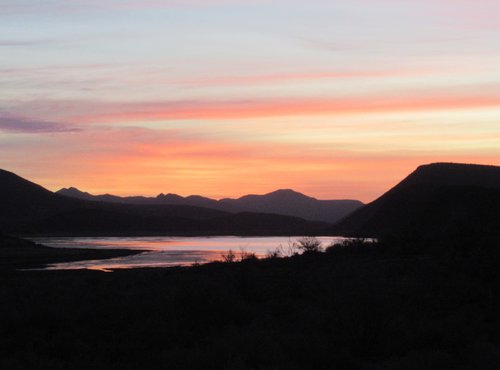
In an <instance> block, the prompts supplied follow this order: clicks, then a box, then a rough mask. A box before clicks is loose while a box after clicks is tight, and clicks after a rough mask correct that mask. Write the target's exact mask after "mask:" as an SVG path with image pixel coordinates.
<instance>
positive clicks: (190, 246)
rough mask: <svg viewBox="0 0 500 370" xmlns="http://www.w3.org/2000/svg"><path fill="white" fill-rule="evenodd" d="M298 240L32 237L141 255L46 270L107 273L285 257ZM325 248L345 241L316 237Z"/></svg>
mask: <svg viewBox="0 0 500 370" xmlns="http://www.w3.org/2000/svg"><path fill="white" fill-rule="evenodd" d="M298 239H300V238H296V237H293V238H288V237H248V238H245V237H236V236H219V237H103V238H99V237H92V238H69V237H64V238H63V237H46V238H32V239H31V240H33V241H34V242H36V243H40V244H43V245H46V246H49V247H54V248H83V249H132V250H142V251H144V252H143V253H140V254H136V255H133V256H127V257H119V258H111V259H106V260H90V261H78V262H65V263H56V264H51V265H49V266H47V267H46V268H45V269H47V270H75V269H92V270H101V271H110V270H113V269H130V268H140V267H169V266H179V265H183V266H188V265H192V264H195V263H207V262H212V261H217V260H221V259H222V255H223V254H227V252H228V251H229V250H232V251H234V252H235V254H236V255H238V254H240V253H241V252H242V251H244V252H251V253H255V254H256V255H257V256H258V257H264V256H266V255H267V253H268V252H269V251H273V250H276V249H277V248H281V250H282V251H283V252H284V253H285V254H287V253H289V252H290V246H291V245H292V244H293V243H294V242H296V241H297V240H298ZM317 239H319V240H320V241H321V242H322V244H323V246H324V247H326V246H328V245H330V244H331V243H333V242H340V241H342V240H345V238H342V237H317Z"/></svg>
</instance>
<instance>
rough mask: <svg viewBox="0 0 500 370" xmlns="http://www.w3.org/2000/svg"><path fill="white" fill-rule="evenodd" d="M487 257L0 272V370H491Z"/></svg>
mask: <svg viewBox="0 0 500 370" xmlns="http://www.w3.org/2000/svg"><path fill="white" fill-rule="evenodd" d="M498 247H500V245H499V243H498V242H497V241H495V240H475V241H473V242H467V243H459V244H457V243H456V241H452V240H441V241H434V242H428V241H427V242H426V241H422V240H404V241H403V240H398V239H396V238H393V239H392V240H387V241H382V242H381V243H379V244H378V245H373V244H364V243H359V242H355V243H352V244H350V245H344V246H337V247H334V248H329V249H328V250H327V251H326V252H324V253H318V252H308V253H305V254H304V255H302V256H294V257H291V258H269V259H266V260H255V259H253V258H247V259H246V260H244V261H242V262H237V263H222V262H221V263H213V264H209V265H203V266H197V267H192V268H170V269H144V270H121V271H120V270H119V271H115V272H113V273H102V272H96V271H32V272H26V271H23V272H6V271H2V272H0V303H1V304H0V318H1V321H0V337H1V338H2V345H1V346H0V367H1V368H2V369H35V368H36V369H41V368H49V369H137V368H143V369H162V368H164V369H214V370H215V369H217V370H218V369H380V370H382V369H384V370H386V369H471V370H477V369H498V368H500V317H499V312H500V272H499V269H498V266H499V265H500V253H499V249H498Z"/></svg>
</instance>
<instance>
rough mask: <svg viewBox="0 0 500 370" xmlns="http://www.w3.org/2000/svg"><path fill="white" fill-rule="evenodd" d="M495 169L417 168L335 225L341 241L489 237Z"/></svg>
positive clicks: (497, 198) (499, 182)
mask: <svg viewBox="0 0 500 370" xmlns="http://www.w3.org/2000/svg"><path fill="white" fill-rule="evenodd" d="M498 209H500V167H496V166H481V165H469V164H455V163H434V164H430V165H424V166H420V167H419V168H417V170H416V171H414V172H413V173H412V174H410V175H409V176H408V177H407V178H405V179H404V180H403V181H402V182H400V183H399V184H398V185H396V186H395V187H394V188H392V189H391V190H389V191H388V192H387V193H385V194H384V195H382V196H381V197H380V198H378V199H376V200H375V201H373V202H372V203H370V204H368V205H366V206H364V207H362V208H360V209H359V210H357V211H355V212H354V213H353V214H352V215H350V216H348V217H347V218H345V219H344V220H342V221H340V222H339V223H338V224H336V225H335V228H334V229H335V231H337V232H339V233H342V234H346V235H358V236H377V237H379V236H384V235H394V234H410V235H421V236H432V237H434V236H436V235H439V234H440V233H442V234H446V235H448V234H455V235H457V234H464V235H465V234H468V235H472V234H474V235H478V234H481V233H495V232H496V230H498V229H499V228H498V226H500V216H499V214H498Z"/></svg>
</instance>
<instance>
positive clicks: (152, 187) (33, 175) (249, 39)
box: [0, 0, 500, 202]
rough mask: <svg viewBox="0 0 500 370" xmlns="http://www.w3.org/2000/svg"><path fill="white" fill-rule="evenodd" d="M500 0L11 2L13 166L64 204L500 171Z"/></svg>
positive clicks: (341, 193) (335, 187)
mask: <svg viewBox="0 0 500 370" xmlns="http://www.w3.org/2000/svg"><path fill="white" fill-rule="evenodd" d="M499 15H500V2H498V1H493V0H484V1H468V0H458V1H449V0H436V1H430V0H422V1H411V0H398V1H394V0H380V1H373V0H343V1H335V2H332V1H323V0H311V1H301V0H290V1H287V2H281V1H277V0H253V1H252V0H233V1H223V0H220V1H215V0H214V1H207V0H204V1H201V0H200V1H195V0H192V1H175V0H156V1H134V0H124V1H117V0H101V1H88V0H85V1H84V0H72V1H60V0H41V1H35V0H4V1H2V5H1V11H0V50H1V51H2V53H1V57H0V86H1V88H0V168H2V169H6V170H9V171H13V172H15V173H17V174H19V175H21V176H23V177H26V178H28V179H30V180H32V181H35V182H37V183H39V184H41V185H43V186H45V187H47V188H48V189H50V190H58V189H59V188H61V187H68V186H76V187H78V188H80V189H82V190H85V191H88V192H91V193H113V194H117V195H137V194H143V195H157V194H158V193H161V192H163V193H169V192H170V193H177V194H180V195H190V194H201V195H205V196H209V197H214V198H222V197H238V196H241V195H245V194H248V193H266V192H270V191H273V190H276V189H279V188H293V189H295V190H297V191H300V192H303V193H305V194H308V195H310V196H314V197H317V198H319V199H340V198H350V199H359V200H362V201H365V202H367V201H371V200H373V199H375V198H376V197H378V196H379V195H381V194H382V193H383V192H384V191H386V190H387V189H388V188H389V187H390V186H392V185H394V184H395V183H396V182H397V181H398V180H400V179H402V178H403V177H404V176H405V175H407V174H408V173H409V172H411V171H412V170H413V169H415V167H417V166H418V165H420V164H424V163H430V162H466V163H482V164H495V165H500V43H499V42H498V40H500V23H499V22H498V16H499Z"/></svg>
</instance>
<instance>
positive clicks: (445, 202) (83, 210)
mask: <svg viewBox="0 0 500 370" xmlns="http://www.w3.org/2000/svg"><path fill="white" fill-rule="evenodd" d="M342 202H347V204H349V205H351V206H357V207H355V208H357V209H355V210H354V211H353V212H352V213H350V214H347V215H346V216H345V217H344V218H342V219H340V220H339V221H338V222H336V223H333V222H330V223H325V222H320V221H310V220H305V219H304V218H300V217H295V216H289V215H283V214H278V213H288V214H294V215H297V214H301V215H303V216H306V215H307V216H308V217H309V218H313V219H314V218H316V219H318V218H320V216H319V215H322V216H321V217H326V216H325V215H327V214H330V215H331V214H333V211H332V209H333V208H335V207H336V206H339V205H341V204H343V203H342ZM201 205H203V206H201ZM314 206H316V208H314ZM334 206H335V207H334ZM322 207H324V208H322ZM499 210H500V167H497V166H484V165H472V164H457V163H433V164H429V165H423V166H420V167H418V168H417V169H416V170H415V171H414V172H413V173H411V174H410V175H409V176H407V177H406V178H405V179H403V180H402V181H401V182H400V183H399V184H397V185H396V186H394V187H393V188H392V189H390V190H389V191H388V192H386V193H385V194H383V195H382V196H381V197H379V198H378V199H376V200H374V201H373V202H371V203H369V204H367V205H364V206H359V203H357V202H356V201H320V200H317V199H314V198H311V197H307V196H305V195H303V194H300V193H297V192H294V191H292V190H278V191H276V192H273V193H269V194H266V195H248V196H245V197H242V198H239V199H223V200H219V201H217V200H213V199H209V198H203V197H199V196H191V197H186V198H184V197H180V196H178V195H175V194H166V195H164V194H160V195H159V196H157V197H155V198H146V197H129V198H121V197H116V196H112V195H100V196H94V195H91V194H88V193H84V192H81V191H79V190H77V189H74V188H70V189H62V190H60V191H59V192H57V193H53V192H51V191H49V190H47V189H45V188H43V187H41V186H39V185H37V184H34V183H32V182H30V181H28V180H25V179H23V178H21V177H19V176H17V175H15V174H13V173H11V172H7V171H3V170H0V232H4V233H11V234H18V235H19V234H46V235H72V236H77V235H349V236H357V237H376V238H379V237H385V236H390V235H401V236H415V235H418V236H420V237H424V238H429V239H436V238H437V237H440V236H449V235H453V236H455V237H456V236H458V237H461V236H464V238H462V239H464V240H465V239H466V238H465V236H467V238H469V239H468V240H470V237H471V236H473V237H477V236H485V235H486V236H494V237H495V238H496V237H498V236H500V211H499ZM343 211H344V212H346V213H347V210H345V209H344V210H343ZM322 212H324V213H322ZM328 212H330V213H328ZM336 212H338V209H337V210H336Z"/></svg>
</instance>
